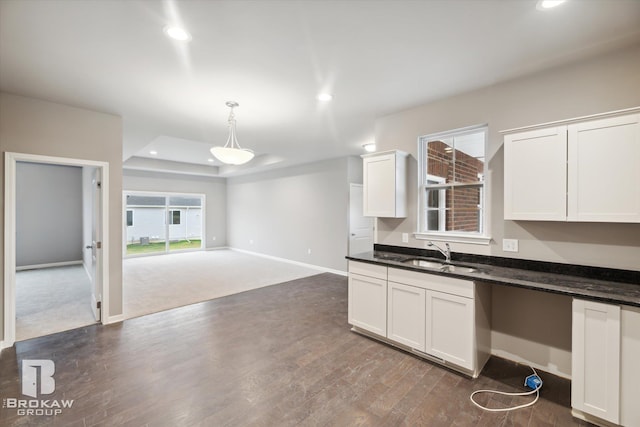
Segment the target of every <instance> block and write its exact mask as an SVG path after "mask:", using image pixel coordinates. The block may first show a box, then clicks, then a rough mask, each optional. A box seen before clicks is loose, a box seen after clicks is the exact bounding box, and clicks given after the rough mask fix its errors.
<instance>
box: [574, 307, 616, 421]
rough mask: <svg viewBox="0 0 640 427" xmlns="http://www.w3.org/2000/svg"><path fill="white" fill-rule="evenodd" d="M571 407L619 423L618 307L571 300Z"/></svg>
mask: <svg viewBox="0 0 640 427" xmlns="http://www.w3.org/2000/svg"><path fill="white" fill-rule="evenodd" d="M571 366H572V367H571V406H572V407H573V408H575V409H578V410H580V411H582V412H585V413H587V414H591V415H595V416H596V417H599V418H602V419H604V420H607V421H610V422H612V423H615V424H618V422H619V418H620V409H619V405H620V401H619V398H620V307H619V306H617V305H612V304H604V303H599V302H593V301H583V300H579V299H574V300H573V322H572V348H571Z"/></svg>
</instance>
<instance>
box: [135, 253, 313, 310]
mask: <svg viewBox="0 0 640 427" xmlns="http://www.w3.org/2000/svg"><path fill="white" fill-rule="evenodd" d="M319 273H321V271H319V270H315V269H311V268H306V267H302V266H298V265H295V264H291V263H287V262H281V261H276V260H272V259H267V258H263V257H259V256H255V255H250V254H246V253H242V252H236V251H232V250H227V249H221V250H213V251H202V252H189V253H180V254H167V255H158V256H148V257H139V258H128V259H125V260H124V261H123V287H124V316H125V318H126V319H130V318H132V317H138V316H142V315H145V314H150V313H155V312H158V311H162V310H168V309H170V308H176V307H181V306H184V305H188V304H193V303H196V302H201V301H206V300H210V299H213V298H219V297H222V296H226V295H231V294H235V293H238V292H243V291H248V290H250V289H256V288H261V287H264V286H269V285H275V284H277V283H282V282H287V281H289V280H295V279H300V278H302V277H308V276H313V275H315V274H319Z"/></svg>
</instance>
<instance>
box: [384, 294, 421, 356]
mask: <svg viewBox="0 0 640 427" xmlns="http://www.w3.org/2000/svg"><path fill="white" fill-rule="evenodd" d="M387 292H388V294H387V304H388V310H387V338H389V339H391V340H394V341H396V342H399V343H400V344H404V345H407V346H409V347H411V348H415V349H417V350H420V351H424V350H425V304H426V302H425V293H426V291H425V290H424V289H422V288H416V287H415V286H408V285H403V284H400V283H394V282H389V284H388V291H387Z"/></svg>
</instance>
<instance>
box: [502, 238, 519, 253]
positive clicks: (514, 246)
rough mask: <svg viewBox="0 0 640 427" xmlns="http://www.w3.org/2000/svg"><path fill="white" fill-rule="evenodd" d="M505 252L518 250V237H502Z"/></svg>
mask: <svg viewBox="0 0 640 427" xmlns="http://www.w3.org/2000/svg"><path fill="white" fill-rule="evenodd" d="M502 250H503V251H504V252H518V239H502Z"/></svg>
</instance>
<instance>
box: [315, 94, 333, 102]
mask: <svg viewBox="0 0 640 427" xmlns="http://www.w3.org/2000/svg"><path fill="white" fill-rule="evenodd" d="M317 98H318V101H324V102H327V101H331V100H332V99H333V95H331V94H330V93H320V94H318V96H317Z"/></svg>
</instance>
